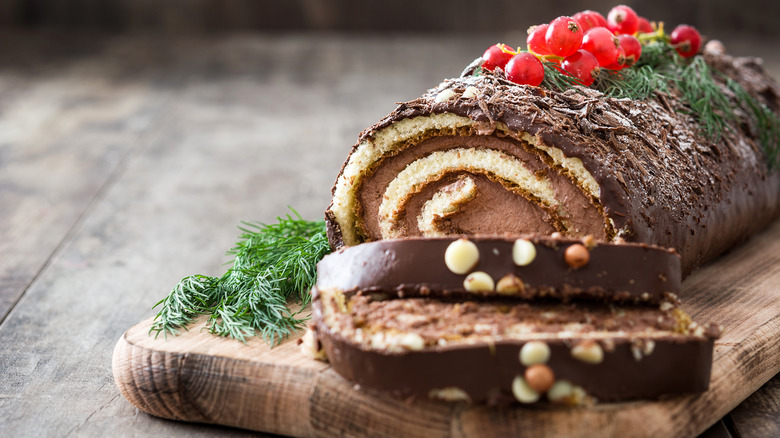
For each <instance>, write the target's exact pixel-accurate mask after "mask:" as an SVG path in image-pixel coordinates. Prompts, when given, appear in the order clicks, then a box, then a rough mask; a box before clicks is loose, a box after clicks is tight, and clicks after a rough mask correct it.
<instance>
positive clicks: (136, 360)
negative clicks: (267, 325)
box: [112, 327, 329, 437]
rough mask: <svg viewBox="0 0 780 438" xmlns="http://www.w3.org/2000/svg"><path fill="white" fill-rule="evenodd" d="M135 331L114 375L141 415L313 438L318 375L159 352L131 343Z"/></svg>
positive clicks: (117, 357)
mask: <svg viewBox="0 0 780 438" xmlns="http://www.w3.org/2000/svg"><path fill="white" fill-rule="evenodd" d="M134 328H135V327H134ZM131 330H133V328H131V329H129V330H128V331H127V332H125V333H124V334H123V335H122V336H121V337H120V338H119V340H118V341H117V343H116V346H115V347H114V352H113V356H112V372H113V375H114V383H115V385H116V387H117V388H118V389H119V392H120V394H121V395H122V397H124V398H125V399H126V400H127V401H129V402H130V404H132V405H133V406H135V407H136V408H138V409H139V410H141V411H143V412H145V413H147V414H149V415H153V416H156V417H161V418H166V419H170V420H177V421H186V422H193V423H205V424H220V425H224V426H233V427H238V428H242V429H249V430H254V431H262V432H268V433H274V434H280V435H287V436H295V437H304V436H311V435H312V431H311V430H310V428H309V421H308V418H309V412H308V410H309V406H310V402H309V398H310V394H311V393H313V392H314V389H315V388H314V386H315V382H316V381H317V376H316V375H315V374H317V372H316V371H315V370H311V369H305V368H297V367H291V366H276V365H271V364H268V363H260V362H253V361H248V360H244V359H231V358H227V357H224V356H209V355H205V354H200V353H179V352H169V351H162V350H155V349H154V348H148V347H143V346H139V345H135V344H133V343H132V342H130V341H129V340H128V338H127V334H128V332H130V331H131ZM328 368H329V367H328ZM215 377H219V378H215Z"/></svg>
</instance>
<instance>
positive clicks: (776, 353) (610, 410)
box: [113, 222, 780, 437]
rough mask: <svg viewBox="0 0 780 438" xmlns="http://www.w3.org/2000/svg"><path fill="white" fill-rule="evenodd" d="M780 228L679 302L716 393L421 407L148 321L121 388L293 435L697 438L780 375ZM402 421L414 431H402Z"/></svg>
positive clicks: (287, 358)
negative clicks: (704, 333)
mask: <svg viewBox="0 0 780 438" xmlns="http://www.w3.org/2000/svg"><path fill="white" fill-rule="evenodd" d="M778 284H780V222H778V223H776V224H775V225H774V226H773V227H771V228H770V229H769V230H768V231H766V232H765V233H763V234H761V235H758V236H755V237H754V238H753V239H751V240H750V241H749V242H748V243H747V244H745V245H743V246H741V247H740V248H738V249H737V250H734V251H732V252H731V253H729V254H727V255H725V256H724V257H722V258H721V259H719V260H718V261H717V262H716V263H714V264H713V265H711V266H709V267H707V268H705V269H702V270H699V271H698V272H697V273H696V274H694V275H693V276H692V277H690V278H688V279H687V280H686V281H685V283H684V285H683V291H682V293H681V296H680V298H681V299H682V300H683V303H684V305H683V307H684V308H685V309H686V310H687V311H688V312H689V313H690V314H691V315H692V316H693V317H694V319H695V320H697V321H700V322H705V321H717V322H718V323H720V324H721V325H722V327H723V336H722V337H721V338H720V339H719V340H718V341H717V343H716V346H715V351H714V353H713V360H714V363H713V371H712V380H711V388H710V390H709V391H707V392H705V393H703V394H699V395H693V396H686V397H676V398H672V399H669V400H664V401H652V402H631V403H613V404H600V405H597V406H595V407H593V408H581V409H540V408H527V407H517V408H500V409H499V408H489V407H484V406H471V405H464V404H447V403H439V402H431V401H415V402H413V403H410V402H406V401H403V400H398V399H394V398H392V397H390V396H387V395H383V394H378V393H371V392H368V391H364V390H360V389H356V388H354V387H353V385H352V384H350V383H349V382H347V381H345V380H344V379H341V378H340V377H339V376H338V375H337V374H336V373H335V372H334V371H333V370H332V369H331V368H330V367H329V366H327V365H326V364H324V363H321V362H317V361H312V360H308V359H306V358H305V357H304V356H303V355H302V354H301V353H300V352H299V351H298V350H299V349H298V347H297V345H296V342H295V339H291V340H288V341H287V342H285V343H284V344H282V345H281V346H279V347H277V348H274V349H269V348H268V347H267V346H266V345H265V344H263V343H262V341H260V340H259V339H253V340H251V341H250V342H249V343H247V344H246V345H244V344H242V343H240V342H238V341H234V340H229V339H221V338H218V337H216V336H213V335H210V334H208V333H207V332H205V331H204V330H202V327H203V323H202V322H201V323H198V324H196V325H194V327H193V328H192V329H190V331H188V332H186V333H185V334H183V335H181V336H178V337H172V338H170V339H164V338H153V337H150V336H149V335H148V331H149V326H150V323H151V321H150V320H147V321H144V322H142V323H140V324H138V325H137V326H135V327H133V328H132V329H130V330H129V331H128V332H127V333H125V334H124V335H123V336H122V338H120V339H119V341H118V343H117V346H116V348H115V350H114V357H113V370H114V378H115V380H116V382H117V386H118V387H119V389H120V392H121V393H122V395H123V396H124V397H125V398H127V399H128V400H129V401H130V402H131V403H133V404H134V405H135V406H137V407H139V408H140V409H141V410H143V411H145V412H148V413H150V414H152V415H157V416H161V417H166V418H173V419H177V420H185V421H195V422H205V423H217V424H224V425H230V426H236V427H241V428H247V429H253V430H260V431H264V432H272V433H279V434H284V435H292V436H306V437H309V436H311V437H313V436H333V437H336V436H345V435H346V436H364V435H371V436H386V437H393V436H407V437H430V436H442V437H478V436H483V435H490V436H508V435H514V434H518V433H521V432H522V433H530V434H531V435H533V436H593V435H594V434H596V435H598V436H616V437H617V436H619V437H626V436H647V437H653V436H672V435H674V436H695V435H697V434H699V433H701V432H703V431H704V430H706V429H707V428H708V427H710V426H711V425H712V424H713V423H715V422H716V421H718V420H719V419H720V418H721V417H722V416H723V415H725V414H727V413H728V412H729V411H730V410H731V409H733V408H734V407H735V406H737V405H738V404H739V403H740V402H741V401H742V400H744V399H745V398H746V397H747V396H748V395H750V394H751V393H752V392H753V391H755V390H756V389H758V388H759V387H760V386H761V385H762V384H764V382H766V381H767V380H769V379H770V378H771V377H772V376H774V375H775V374H777V373H778V372H780V343H778V342H777V339H778V337H780V288H778ZM399 418H403V419H404V421H398V419H399Z"/></svg>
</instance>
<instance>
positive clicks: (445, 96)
mask: <svg viewBox="0 0 780 438" xmlns="http://www.w3.org/2000/svg"><path fill="white" fill-rule="evenodd" d="M456 96H457V93H455V91H454V90H452V89H451V88H448V89H446V90H443V91H441V92H440V93H439V94H437V95H436V99H434V102H436V103H441V102H446V101H448V100H452V99H453V98H455V97H456Z"/></svg>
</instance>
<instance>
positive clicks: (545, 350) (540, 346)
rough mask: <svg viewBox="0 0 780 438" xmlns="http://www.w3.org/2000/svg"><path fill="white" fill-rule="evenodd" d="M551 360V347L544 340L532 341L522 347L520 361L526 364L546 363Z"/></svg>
mask: <svg viewBox="0 0 780 438" xmlns="http://www.w3.org/2000/svg"><path fill="white" fill-rule="evenodd" d="M548 360H550V347H549V346H547V344H546V343H544V342H542V341H531V342H527V343H526V344H525V345H523V348H521V349H520V363H521V364H523V365H525V366H531V365H535V364H537V363H546V362H547V361H548Z"/></svg>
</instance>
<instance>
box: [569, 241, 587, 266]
mask: <svg viewBox="0 0 780 438" xmlns="http://www.w3.org/2000/svg"><path fill="white" fill-rule="evenodd" d="M563 259H564V260H565V261H566V264H567V265H569V266H571V267H572V268H573V269H579V268H581V267H583V266H585V265H587V264H588V262H589V261H590V253H589V252H588V248H585V245H583V244H581V243H575V244H574V245H570V246H569V247H568V248H566V251H565V252H564V253H563Z"/></svg>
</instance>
